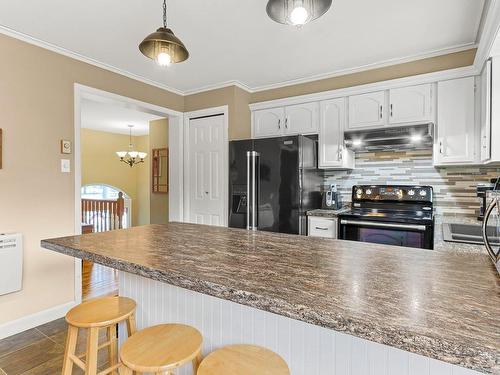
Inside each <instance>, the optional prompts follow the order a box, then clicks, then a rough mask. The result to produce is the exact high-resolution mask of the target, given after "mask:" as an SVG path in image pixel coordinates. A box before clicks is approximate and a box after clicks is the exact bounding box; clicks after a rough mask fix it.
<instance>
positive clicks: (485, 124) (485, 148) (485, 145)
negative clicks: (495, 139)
mask: <svg viewBox="0 0 500 375" xmlns="http://www.w3.org/2000/svg"><path fill="white" fill-rule="evenodd" d="M480 127H481V132H480V133H481V134H480V136H481V142H480V144H481V146H480V147H481V152H480V158H481V161H482V162H486V161H489V160H490V159H491V61H487V62H486V64H485V66H484V68H483V72H482V73H481V125H480Z"/></svg>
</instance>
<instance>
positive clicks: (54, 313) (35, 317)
mask: <svg viewBox="0 0 500 375" xmlns="http://www.w3.org/2000/svg"><path fill="white" fill-rule="evenodd" d="M74 306H76V302H74V301H72V302H68V303H65V304H62V305H59V306H55V307H51V308H50V309H47V310H43V311H40V312H37V313H34V314H31V315H28V316H24V317H22V318H19V319H16V320H12V321H10V322H7V323H3V324H1V325H0V339H3V338H5V337H9V336H12V335H15V334H16V333H20V332H23V331H26V330H27V329H31V328H34V327H37V326H39V325H41V324H45V323H48V322H51V321H53V320H56V319H59V318H62V317H63V316H65V315H66V313H67V312H68V310H69V309H71V308H72V307H74Z"/></svg>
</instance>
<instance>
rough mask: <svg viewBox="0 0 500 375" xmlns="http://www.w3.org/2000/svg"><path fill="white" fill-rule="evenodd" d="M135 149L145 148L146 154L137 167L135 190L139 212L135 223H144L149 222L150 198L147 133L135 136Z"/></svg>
mask: <svg viewBox="0 0 500 375" xmlns="http://www.w3.org/2000/svg"><path fill="white" fill-rule="evenodd" d="M135 139H136V141H137V149H138V150H145V151H146V152H148V156H147V157H146V159H145V160H144V164H141V166H140V168H138V169H137V179H136V183H137V185H136V191H137V201H138V204H139V212H138V213H137V217H136V220H137V221H136V225H146V224H149V223H150V199H151V193H150V192H151V177H150V173H151V172H150V171H151V152H150V151H149V135H144V136H141V137H135Z"/></svg>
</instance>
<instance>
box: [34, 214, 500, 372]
mask: <svg viewBox="0 0 500 375" xmlns="http://www.w3.org/2000/svg"><path fill="white" fill-rule="evenodd" d="M42 247H44V248H47V249H51V250H54V251H57V252H60V253H63V254H67V255H70V256H74V257H78V258H83V259H87V260H92V261H94V262H97V263H100V264H104V265H106V266H109V267H112V268H116V269H119V270H122V271H126V272H130V273H134V274H137V275H141V276H144V277H147V278H151V279H154V280H158V281H163V282H166V283H169V284H172V285H176V286H179V287H182V288H186V289H190V290H194V291H197V292H201V293H205V294H209V295H212V296H215V297H219V298H223V299H226V300H230V301H233V302H236V303H240V304H243V305H248V306H252V307H254V308H257V309H261V310H266V311H270V312H272V313H276V314H280V315H283V316H287V317H289V318H292V319H297V320H302V321H305V322H308V323H311V324H315V325H319V326H323V327H326V328H330V329H334V330H336V331H341V332H345V333H348V334H351V335H353V336H357V337H361V338H364V339H367V340H371V341H375V342H378V343H382V344H386V345H390V346H393V347H396V348H399V349H403V350H407V351H410V352H413V353H417V354H420V355H423V356H427V357H431V358H435V359H439V360H443V361H446V362H449V363H453V364H457V365H461V366H464V367H468V368H471V369H474V370H477V371H481V372H485V373H492V372H495V371H500V368H499V364H498V363H496V361H497V360H498V358H499V356H500V352H499V347H498V343H499V339H500V336H499V332H500V318H499V316H500V303H499V302H500V300H499V291H500V290H499V276H498V274H497V272H496V270H495V268H494V266H493V264H492V262H491V261H490V259H489V258H488V256H487V255H483V254H467V253H465V254H463V253H449V252H437V251H433V252H431V251H422V250H419V249H410V248H402V247H392V246H385V245H375V244H368V243H361V242H351V241H340V240H331V239H323V238H315V237H301V236H295V235H285V234H277V233H268V232H260V231H257V232H252V231H245V230H240V229H229V228H221V227H210V226H202V225H196V224H185V223H170V224H162V225H147V226H141V227H134V228H131V229H126V230H117V231H111V232H104V233H94V234H87V235H83V236H72V237H64V238H59V239H51V240H44V241H42Z"/></svg>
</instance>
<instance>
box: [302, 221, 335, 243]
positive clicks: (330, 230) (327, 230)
mask: <svg viewBox="0 0 500 375" xmlns="http://www.w3.org/2000/svg"><path fill="white" fill-rule="evenodd" d="M307 234H308V235H309V236H311V237H325V238H337V219H333V218H325V217H316V216H309V218H308V233H307Z"/></svg>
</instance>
